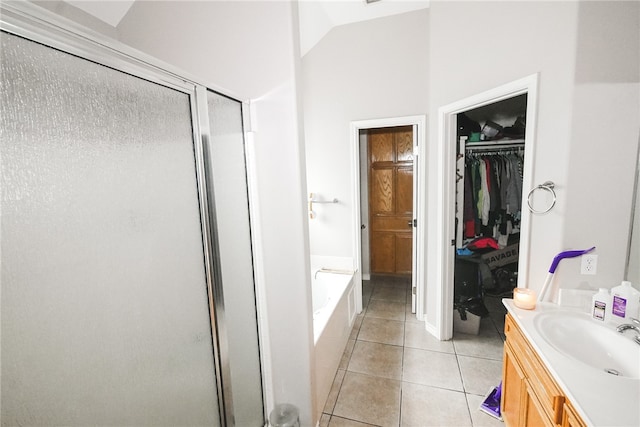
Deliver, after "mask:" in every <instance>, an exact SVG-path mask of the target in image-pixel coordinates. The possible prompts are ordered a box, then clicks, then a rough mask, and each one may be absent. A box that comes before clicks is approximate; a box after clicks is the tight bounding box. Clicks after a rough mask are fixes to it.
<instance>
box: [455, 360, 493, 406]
mask: <svg viewBox="0 0 640 427" xmlns="http://www.w3.org/2000/svg"><path fill="white" fill-rule="evenodd" d="M458 363H459V364H460V371H461V372H462V382H463V383H464V390H465V392H467V393H471V394H477V395H481V396H484V395H486V394H487V393H488V392H489V390H490V389H491V388H492V387H495V386H497V385H498V384H499V383H500V380H501V379H502V361H500V360H490V359H481V358H479V357H467V356H458Z"/></svg>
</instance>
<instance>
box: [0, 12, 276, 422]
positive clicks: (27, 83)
mask: <svg viewBox="0 0 640 427" xmlns="http://www.w3.org/2000/svg"><path fill="white" fill-rule="evenodd" d="M0 21H1V22H0V24H1V29H2V32H1V33H0V43H1V46H0V67H1V74H0V101H1V103H0V136H1V140H0V166H1V168H2V169H1V184H2V185H1V187H0V191H1V193H0V195H1V205H0V209H1V210H0V213H1V227H0V239H1V251H0V267H1V289H0V308H1V315H0V321H1V335H0V339H1V341H0V347H1V353H0V357H1V376H0V378H1V382H0V414H1V415H0V422H1V424H2V425H3V426H4V425H154V426H157V425H214V426H215V425H243V426H245V425H246V426H250V425H255V426H259V425H263V424H264V420H265V414H264V408H263V391H262V390H263V389H262V383H261V363H260V353H259V340H258V338H259V336H258V327H257V315H256V305H255V294H254V281H253V266H252V252H251V236H250V221H249V210H248V207H249V202H248V196H247V185H246V184H247V183H246V174H245V166H244V159H245V158H244V141H243V130H242V105H241V103H240V102H239V101H236V100H233V99H230V98H228V97H225V96H223V95H220V94H218V93H215V92H213V91H210V90H207V89H206V88H205V87H204V86H202V85H198V84H196V83H193V82H190V81H188V80H187V79H183V78H179V77H178V76H176V75H173V74H171V73H168V72H164V71H163V70H161V69H158V68H156V67H154V66H152V65H149V64H147V63H144V62H142V61H139V60H137V59H135V58H133V57H131V56H130V55H128V54H123V53H122V52H121V51H120V50H118V49H115V48H113V47H111V46H110V45H109V43H104V42H103V43H96V42H95V40H93V41H91V40H88V39H86V38H80V37H78V36H77V34H76V32H73V33H72V32H70V31H68V30H66V29H64V26H58V25H55V26H54V25H51V24H50V23H46V22H43V21H42V20H40V19H34V16H32V15H30V14H29V13H24V12H23V11H22V10H20V9H15V8H14V7H12V6H10V5H6V4H3V5H2V14H1V18H0Z"/></svg>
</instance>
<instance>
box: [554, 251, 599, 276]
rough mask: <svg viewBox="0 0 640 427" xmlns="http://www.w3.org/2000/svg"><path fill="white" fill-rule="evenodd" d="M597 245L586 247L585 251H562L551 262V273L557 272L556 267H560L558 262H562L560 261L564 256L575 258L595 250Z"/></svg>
mask: <svg viewBox="0 0 640 427" xmlns="http://www.w3.org/2000/svg"><path fill="white" fill-rule="evenodd" d="M595 248H596V247H595V246H594V247H592V248H589V249H585V250H583V251H564V252H560V253H559V254H558V255H556V256H555V258H553V262H552V263H551V267H549V273H552V274H553V273H555V272H556V268H558V264H560V261H562V260H563V259H564V258H575V257H577V256H580V255H584V254H586V253H589V252H591V251H592V250H594V249H595Z"/></svg>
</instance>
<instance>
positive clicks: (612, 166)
mask: <svg viewBox="0 0 640 427" xmlns="http://www.w3.org/2000/svg"><path fill="white" fill-rule="evenodd" d="M590 3H591V2H553V3H551V2H549V3H544V2H495V3H494V2H451V3H447V2H440V1H437V2H433V3H432V6H431V40H432V41H433V44H432V45H431V57H430V63H431V64H432V68H431V85H430V93H431V99H430V105H431V107H430V112H431V116H432V117H433V114H435V113H436V112H437V109H438V107H440V106H442V105H444V104H447V103H450V102H453V101H456V100H458V99H462V98H464V97H467V96H471V95H473V94H475V93H479V92H482V91H484V90H487V89H490V88H492V87H497V86H499V85H501V84H503V83H506V82H509V81H513V80H516V79H518V78H521V77H524V76H527V75H530V74H534V73H539V77H540V83H539V93H538V99H539V104H538V121H537V127H536V140H535V144H536V145H535V147H536V148H535V159H534V172H533V181H534V183H536V184H537V183H541V182H543V181H546V180H551V181H554V182H555V183H556V193H557V195H558V202H557V204H556V206H555V207H554V208H553V210H552V211H551V212H550V213H549V214H547V215H533V217H532V224H531V229H532V235H531V243H530V259H529V265H530V270H529V277H527V278H526V282H527V284H528V286H529V287H531V288H533V289H539V288H540V287H541V285H542V283H543V282H544V278H545V275H546V271H547V270H548V267H549V265H550V264H551V261H552V259H553V257H554V256H555V255H556V254H557V253H558V252H560V251H563V250H566V249H579V248H585V247H590V246H592V245H595V246H598V248H599V249H598V251H599V252H598V253H599V254H600V263H599V268H598V274H597V275H596V276H580V275H579V260H578V259H575V260H565V261H563V263H562V265H561V267H560V268H558V270H557V271H556V275H555V276H556V277H555V285H556V288H557V287H558V286H563V287H566V288H576V287H589V288H595V287H597V286H600V285H602V286H608V287H610V286H612V285H614V284H615V282H617V281H618V279H617V277H618V276H620V277H621V275H622V274H623V268H624V244H623V243H622V242H624V241H625V239H624V238H623V237H624V236H626V233H627V232H628V212H629V211H628V210H629V205H630V201H629V194H630V193H631V190H630V188H631V187H630V185H631V180H632V178H633V176H632V168H629V165H631V164H632V159H629V157H631V158H633V152H634V147H635V144H637V132H638V113H637V108H638V107H637V105H638V91H637V89H635V90H634V89H633V88H634V87H636V86H634V85H637V81H638V74H637V70H638V66H637V55H638V53H637V52H638V42H637V41H638V33H637V31H638V25H637V16H638V13H637V4H632V3H631V2H628V3H613V2H609V3H608V4H607V5H606V7H605V9H607V11H608V12H607V13H606V14H604V15H603V14H602V13H601V12H602V9H603V8H602V5H598V4H597V3H595V4H593V5H592V4H590ZM634 13H635V15H634ZM627 14H629V15H631V16H635V17H636V18H635V20H634V19H633V18H628V17H626V18H624V19H622V20H619V19H618V20H617V21H616V20H615V19H612V18H621V17H623V16H626V15H627ZM587 20H588V22H589V24H590V25H589V28H591V27H592V25H593V23H594V22H595V23H598V28H599V31H600V32H602V33H604V34H607V37H602V38H603V39H606V43H602V42H600V43H598V44H597V45H596V46H593V45H592V44H591V43H590V41H591V40H590V39H587V38H585V30H580V29H579V27H580V25H583V24H584V22H585V21H587ZM488 22H492V23H493V25H487V23H488ZM541 23H544V30H543V31H541V29H542V26H541ZM618 25H622V26H623V27H624V29H616V30H615V31H610V29H612V28H613V27H615V26H618ZM452 29H455V31H452ZM602 35H603V34H601V35H600V36H602ZM634 36H635V37H634ZM611 47H613V49H614V51H616V53H615V55H614V56H615V59H616V61H614V62H607V57H608V56H611V55H605V56H604V57H603V56H600V55H601V54H602V53H603V52H604V51H606V50H607V49H608V48H609V49H610V48H611ZM620 50H622V53H620V52H619V51H620ZM634 50H635V51H634ZM634 52H635V53H634ZM604 62H606V64H607V65H606V67H608V68H610V69H612V70H616V71H615V72H614V73H612V74H611V75H612V76H616V77H614V78H615V79H616V80H620V79H626V80H627V81H629V80H630V81H631V82H627V83H616V84H609V83H606V84H597V85H593V84H589V85H580V84H576V79H577V78H578V77H581V79H582V80H585V79H588V76H590V75H595V74H596V73H593V72H591V71H590V70H591V69H592V68H593V67H596V68H599V67H603V63H604ZM476 64H477V66H476ZM626 67H635V68H633V69H635V70H636V71H635V74H634V72H629V70H626V71H624V72H620V71H618V70H619V68H623V69H626ZM597 75H598V76H599V77H603V76H609V75H610V74H609V73H608V72H603V73H597ZM621 76H624V77H621ZM625 84H626V87H625V86H624V85H625ZM614 100H615V101H614ZM598 117H601V118H603V119H604V121H605V122H607V121H609V122H615V123H616V124H618V125H619V126H618V128H617V129H615V130H612V129H607V128H606V125H604V126H602V127H600V126H599V124H600V122H599V119H598ZM620 121H624V124H623V125H621V124H620ZM528 125H530V124H529V123H528ZM609 136H611V137H613V140H615V141H616V142H611V140H612V139H611V138H610V137H609ZM435 137H436V129H434V127H433V126H432V127H431V132H430V138H431V140H432V141H434V140H435ZM604 147H610V148H611V149H603V148H604ZM613 147H615V149H613ZM429 157H430V158H431V159H432V160H434V159H433V156H429ZM597 165H601V166H602V167H603V169H602V170H600V171H599V172H597V173H595V174H594V169H595V168H597ZM616 165H617V166H616ZM435 170H436V169H435V164H433V163H431V164H430V166H429V182H430V183H433V182H434V181H435V179H436V178H437V177H436V176H434V173H435ZM603 175H608V176H607V177H606V178H605V179H602V180H600V181H598V180H597V178H596V176H598V177H602V176H603ZM587 183H588V185H590V186H591V185H593V189H594V191H593V192H591V190H590V189H589V188H588V187H587ZM612 188H616V189H621V190H622V191H621V192H620V193H618V192H615V191H611V189H612ZM528 190H529V189H524V191H527V192H528ZM627 190H628V191H627ZM594 193H596V194H598V195H602V196H603V195H604V194H607V196H606V202H605V198H601V199H599V200H598V199H596V198H595V197H594V196H593V194H594ZM433 196H434V194H433V193H430V194H429V195H428V197H429V201H430V202H431V203H430V207H429V211H428V213H429V215H430V216H431V217H433V215H434V214H435V211H436V209H438V207H437V206H435V205H434V199H433ZM612 210H616V213H613V214H612ZM625 215H627V219H626V220H625V221H621V222H616V221H617V219H619V218H620V217H623V216H625ZM612 219H613V221H612ZM430 224H431V225H432V227H431V228H430V230H432V231H433V230H435V227H437V226H438V225H437V224H433V223H430ZM430 250H431V253H433V251H434V250H437V248H434V247H430ZM429 253H430V252H427V260H429V259H430V257H429ZM432 271H433V266H432V265H430V266H429V272H432ZM427 283H430V281H429V280H427ZM434 294H435V290H434V289H433V288H432V287H429V289H428V290H427V304H428V306H427V312H428V318H427V321H428V322H429V323H431V324H433V323H434V322H435V321H436V319H435V318H434V316H433V315H434V314H435V310H434V306H433V302H434V301H433V300H434V298H430V297H431V296H433V295H434Z"/></svg>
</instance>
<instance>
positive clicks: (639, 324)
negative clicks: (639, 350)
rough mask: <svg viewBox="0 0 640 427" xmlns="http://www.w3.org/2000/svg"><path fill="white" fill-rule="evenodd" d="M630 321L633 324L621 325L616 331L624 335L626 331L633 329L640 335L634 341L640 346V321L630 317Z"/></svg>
mask: <svg viewBox="0 0 640 427" xmlns="http://www.w3.org/2000/svg"><path fill="white" fill-rule="evenodd" d="M629 320H631V322H632V323H623V324H622V325H619V326H618V327H617V328H616V330H617V331H618V332H620V333H623V332H624V331H626V330H628V329H633V330H634V331H636V332H637V333H638V335H636V336H635V338H634V339H633V340H634V341H635V342H636V343H638V344H640V320H638V319H635V318H633V317H630V318H629ZM634 323H635V324H634Z"/></svg>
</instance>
